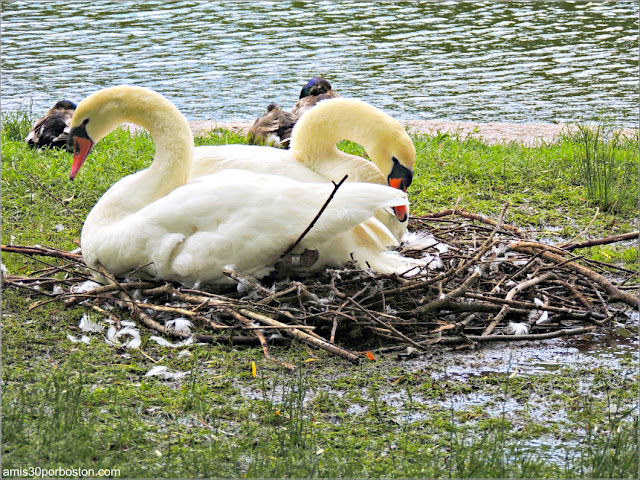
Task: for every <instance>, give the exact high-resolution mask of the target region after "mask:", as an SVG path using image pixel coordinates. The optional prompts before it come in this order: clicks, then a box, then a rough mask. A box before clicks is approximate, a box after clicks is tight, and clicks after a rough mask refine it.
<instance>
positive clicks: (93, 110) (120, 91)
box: [67, 85, 153, 180]
mask: <svg viewBox="0 0 640 480" xmlns="http://www.w3.org/2000/svg"><path fill="white" fill-rule="evenodd" d="M148 92H151V90H149V89H147V88H143V87H133V86H129V85H120V86H117V87H109V88H104V89H102V90H99V91H97V92H95V93H93V94H91V95H89V96H88V97H87V98H85V99H84V100H82V101H81V102H80V103H79V104H78V106H77V107H76V109H75V112H74V114H73V117H72V118H71V124H70V126H69V138H68V140H67V149H68V150H69V151H71V152H72V153H73V165H72V167H71V173H70V175H69V178H71V180H73V179H74V178H75V176H76V175H77V173H78V171H79V170H80V168H81V167H82V165H83V164H84V162H85V160H86V159H87V157H88V156H89V153H91V149H92V148H93V146H94V145H95V144H96V143H98V142H99V141H100V140H102V139H103V138H104V137H106V136H107V135H108V134H109V132H111V131H112V130H113V129H114V128H116V127H117V126H118V125H120V124H122V123H123V122H125V121H129V120H130V119H129V118H127V111H128V110H129V109H130V108H131V107H132V106H135V105H134V104H135V98H136V97H138V98H139V97H141V96H142V95H143V94H144V93H148ZM151 93H153V92H151Z"/></svg>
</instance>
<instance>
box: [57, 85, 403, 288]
mask: <svg viewBox="0 0 640 480" xmlns="http://www.w3.org/2000/svg"><path fill="white" fill-rule="evenodd" d="M123 122H131V123H135V124H137V125H140V126H142V127H144V128H146V129H147V130H148V131H149V133H150V134H151V136H152V138H153V140H154V142H155V145H156V154H155V158H154V161H153V163H152V164H151V166H150V167H149V168H148V169H146V170H142V171H139V172H137V173H135V174H133V175H129V176H127V177H125V178H123V179H122V180H120V181H119V182H117V183H116V184H114V185H113V186H112V187H111V188H110V189H109V190H108V191H107V192H106V193H105V194H104V195H103V196H102V198H101V199H100V200H99V201H98V203H97V204H96V205H95V206H94V208H93V209H92V210H91V212H90V213H89V215H88V216H87V219H86V221H85V224H84V227H83V229H82V237H81V242H82V253H83V257H84V260H85V262H86V263H87V265H89V266H90V267H93V268H97V267H98V266H99V265H102V266H103V267H104V268H105V269H106V270H107V271H109V272H111V273H113V274H117V275H122V274H127V273H129V272H132V271H134V270H136V271H137V275H139V274H140V273H141V272H144V273H146V274H149V275H151V276H154V277H157V278H162V279H167V280H175V281H179V282H182V283H183V284H187V285H193V284H196V283H197V282H206V283H227V282H229V279H228V278H227V277H226V276H225V275H223V274H222V273H221V270H222V269H223V268H224V267H225V266H231V267H232V268H233V269H234V270H235V271H237V272H238V273H240V274H242V275H247V276H252V277H254V278H262V277H263V276H265V275H267V274H268V273H269V272H271V271H272V270H273V268H274V267H273V264H274V263H275V262H277V261H278V259H279V257H280V255H281V253H282V252H284V251H285V250H286V249H287V247H289V246H290V245H291V244H292V243H293V242H294V241H295V240H296V239H297V238H298V237H299V235H300V234H301V233H302V232H303V231H304V229H305V228H306V227H307V226H308V225H309V224H310V222H311V220H312V219H313V218H314V217H315V216H316V214H317V212H318V211H319V210H320V208H321V206H322V205H323V204H324V202H325V200H326V199H327V198H328V196H329V195H330V193H331V192H332V191H333V186H332V185H331V184H328V183H323V184H308V183H306V184H305V183H301V182H298V181H295V180H292V179H289V178H285V177H278V176H275V175H263V174H255V173H252V172H247V171H241V170H227V171H224V172H220V173H217V174H215V175H207V176H202V177H200V178H198V179H196V180H194V181H191V182H188V181H187V177H188V174H189V171H190V169H191V163H192V155H193V148H194V147H193V138H192V135H191V130H190V128H189V124H188V123H187V121H186V119H185V118H184V116H183V115H182V114H181V113H180V112H179V111H178V109H177V108H176V107H174V106H173V105H172V104H171V103H170V102H169V101H168V100H166V99H165V98H164V97H162V96H161V95H160V94H158V93H155V92H153V91H151V90H149V89H146V88H141V87H132V86H118V87H111V88H106V89H103V90H100V91H98V92H96V93H94V94H92V95H90V96H89V97H87V98H86V99H84V100H83V101H82V102H80V104H79V105H78V107H77V109H76V111H75V114H74V116H73V119H72V122H71V131H70V134H69V145H70V146H71V147H72V148H73V152H74V156H73V165H72V168H71V173H70V178H71V179H73V178H75V176H76V175H77V174H78V171H79V170H80V168H81V167H82V165H83V163H84V162H85V160H86V158H87V156H88V155H89V153H90V151H91V149H92V147H93V145H94V144H95V143H97V142H98V141H100V139H102V138H103V137H104V136H105V135H107V134H108V133H109V132H110V131H111V130H113V129H114V128H115V127H116V126H118V125H119V124H121V123H123ZM406 202H407V200H406V194H405V193H403V192H401V191H399V190H397V189H394V188H390V187H387V186H381V185H369V184H360V183H350V184H349V183H347V184H344V185H342V186H341V187H340V188H339V189H338V191H337V192H336V195H335V197H334V198H333V200H332V201H331V202H330V203H329V205H328V207H327V209H326V210H325V211H324V213H323V214H322V215H321V216H320V218H319V219H318V221H317V223H316V224H315V225H314V227H313V228H312V229H311V230H310V231H309V233H308V234H307V235H306V236H305V237H304V239H303V240H302V241H301V242H300V244H299V246H298V247H297V249H296V250H294V252H301V251H303V250H305V249H317V250H319V253H320V259H319V261H317V262H316V264H314V267H315V268H320V267H321V266H324V265H335V266H338V265H342V264H344V263H345V262H347V261H349V260H350V255H351V253H352V252H354V251H355V252H356V253H355V254H356V256H358V260H359V261H360V262H363V263H364V262H369V263H370V264H371V266H372V268H374V269H378V270H380V271H399V270H400V269H401V268H407V266H408V265H410V261H409V259H404V258H402V257H398V256H397V255H393V254H392V252H384V251H383V250H382V249H380V248H372V245H364V244H362V243H361V242H360V240H359V239H358V238H356V237H355V235H354V233H353V232H354V231H355V230H357V229H358V228H362V227H360V226H359V225H358V224H360V223H361V222H363V221H365V220H367V219H368V218H370V217H371V215H372V214H373V211H374V210H375V209H377V208H385V207H390V206H402V205H406ZM380 226H381V225H380ZM381 227H382V226H381ZM382 228H384V227H382ZM96 278H97V279H101V277H100V276H99V275H98V276H96Z"/></svg>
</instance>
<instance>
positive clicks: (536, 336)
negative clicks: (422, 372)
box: [424, 326, 597, 345]
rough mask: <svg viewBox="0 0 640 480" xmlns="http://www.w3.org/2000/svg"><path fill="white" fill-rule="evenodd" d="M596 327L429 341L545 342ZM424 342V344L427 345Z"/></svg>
mask: <svg viewBox="0 0 640 480" xmlns="http://www.w3.org/2000/svg"><path fill="white" fill-rule="evenodd" d="M596 328H597V327H594V326H589V327H580V328H571V329H564V330H556V331H555V332H548V333H532V334H528V335H484V336H482V335H464V336H459V337H441V338H439V339H436V341H435V342H434V340H430V343H431V344H433V343H439V344H443V345H455V344H457V343H467V342H468V341H469V340H471V341H474V342H516V341H521V340H547V339H549V338H557V337H564V336H568V335H580V334H583V333H589V332H593V331H594V330H595V329H596ZM428 342H429V341H427V340H425V341H424V343H425V344H428Z"/></svg>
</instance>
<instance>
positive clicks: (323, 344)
mask: <svg viewBox="0 0 640 480" xmlns="http://www.w3.org/2000/svg"><path fill="white" fill-rule="evenodd" d="M239 313H241V314H242V315H244V316H245V317H249V318H253V319H254V320H257V321H259V322H261V323H265V324H267V325H278V326H281V325H283V324H282V323H280V322H278V321H277V320H274V319H273V318H269V317H267V316H266V315H262V314H259V313H256V312H252V311H250V310H245V309H242V310H240V311H239ZM286 333H288V334H289V335H291V336H293V337H295V338H297V339H298V340H300V341H302V342H305V343H308V344H310V345H313V346H315V347H319V348H322V349H324V350H327V351H328V352H330V353H333V354H335V355H339V356H341V357H343V358H346V359H347V360H349V361H350V362H353V363H358V362H359V361H360V358H359V357H358V356H357V355H356V354H355V353H352V352H350V351H348V350H345V349H344V348H341V347H338V346H337V345H333V344H331V343H329V342H327V341H326V340H320V339H318V338H316V337H313V336H311V335H309V334H308V333H305V332H303V331H302V330H298V329H292V330H286Z"/></svg>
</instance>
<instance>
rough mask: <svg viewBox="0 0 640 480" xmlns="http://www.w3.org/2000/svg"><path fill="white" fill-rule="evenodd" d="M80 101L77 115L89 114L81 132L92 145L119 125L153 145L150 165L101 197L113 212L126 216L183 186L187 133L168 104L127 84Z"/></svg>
mask: <svg viewBox="0 0 640 480" xmlns="http://www.w3.org/2000/svg"><path fill="white" fill-rule="evenodd" d="M94 96H95V98H92V97H94ZM86 100H87V101H88V102H87V105H86V106H85V105H82V102H81V104H80V105H79V108H80V107H85V108H80V114H81V115H82V113H83V112H84V111H85V109H88V110H89V111H90V112H91V113H90V114H88V118H89V119H90V120H89V122H88V123H87V132H88V133H89V136H90V137H91V138H92V139H94V141H95V142H97V141H99V140H100V139H101V138H103V137H104V136H105V135H106V134H108V133H109V132H110V131H111V130H113V129H114V128H116V127H117V126H118V125H121V124H122V123H134V124H136V125H139V126H141V127H143V128H144V129H146V130H147V131H148V132H149V134H150V135H151V137H152V138H153V141H154V144H155V147H156V152H155V157H154V160H153V163H152V164H151V166H150V167H149V168H148V169H147V170H143V171H141V172H138V174H136V175H134V176H130V177H127V178H125V179H123V181H121V182H118V183H117V184H116V185H115V186H114V187H113V188H112V189H111V190H110V192H108V193H109V195H105V197H103V199H104V203H107V204H111V205H110V206H113V207H119V208H117V209H114V210H115V211H120V212H121V213H122V215H126V214H127V213H132V212H135V211H137V210H139V209H140V208H143V207H144V206H146V205H148V204H149V203H151V202H153V201H155V200H157V199H158V198H161V197H163V196H164V195H166V194H167V193H169V192H171V191H172V190H174V189H176V188H178V187H179V186H181V185H184V184H185V183H187V178H188V176H189V171H190V170H191V165H192V163H193V135H192V133H191V128H190V127H189V123H188V122H187V120H186V118H185V117H184V116H183V115H182V113H180V111H179V110H178V109H177V108H176V107H175V106H173V105H172V104H171V102H169V101H168V100H167V99H166V98H164V97H163V96H162V95H160V94H158V93H156V92H153V91H152V90H149V89H146V88H142V87H132V86H119V87H112V88H107V89H104V90H101V91H99V92H97V93H96V94H94V95H92V96H90V97H88V98H87V99H86ZM77 113H78V112H77V111H76V114H77ZM93 132H95V133H93ZM94 136H95V138H94ZM116 186H117V187H119V188H115V187H116ZM125 205H126V207H125ZM108 208H109V207H105V208H103V209H102V210H104V211H107V210H108Z"/></svg>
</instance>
